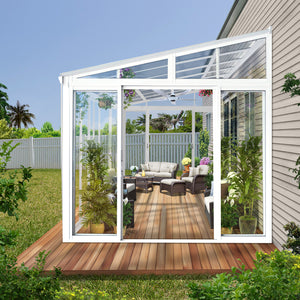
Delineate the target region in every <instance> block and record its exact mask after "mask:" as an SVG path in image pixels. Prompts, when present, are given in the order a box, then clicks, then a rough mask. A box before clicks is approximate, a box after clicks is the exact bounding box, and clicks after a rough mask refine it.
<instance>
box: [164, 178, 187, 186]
mask: <svg viewBox="0 0 300 300" xmlns="http://www.w3.org/2000/svg"><path fill="white" fill-rule="evenodd" d="M174 182H182V183H184V181H183V180H179V179H163V180H162V181H161V183H164V184H168V185H171V184H172V183H174Z"/></svg>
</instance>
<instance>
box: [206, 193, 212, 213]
mask: <svg viewBox="0 0 300 300" xmlns="http://www.w3.org/2000/svg"><path fill="white" fill-rule="evenodd" d="M211 202H214V197H213V196H208V197H205V198H204V203H205V207H206V209H207V211H208V212H209V213H210V211H209V204H210V203H211Z"/></svg>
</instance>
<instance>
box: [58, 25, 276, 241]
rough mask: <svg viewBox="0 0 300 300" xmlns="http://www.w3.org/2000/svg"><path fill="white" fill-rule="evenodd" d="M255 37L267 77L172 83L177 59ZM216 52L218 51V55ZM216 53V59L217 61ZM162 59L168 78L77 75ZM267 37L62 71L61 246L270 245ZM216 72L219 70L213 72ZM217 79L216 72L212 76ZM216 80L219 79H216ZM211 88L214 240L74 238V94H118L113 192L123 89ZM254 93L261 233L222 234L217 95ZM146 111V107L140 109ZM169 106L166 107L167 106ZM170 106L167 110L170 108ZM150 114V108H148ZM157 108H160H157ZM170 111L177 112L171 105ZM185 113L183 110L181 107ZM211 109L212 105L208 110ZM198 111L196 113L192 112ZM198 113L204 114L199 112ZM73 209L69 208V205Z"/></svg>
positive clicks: (258, 35)
mask: <svg viewBox="0 0 300 300" xmlns="http://www.w3.org/2000/svg"><path fill="white" fill-rule="evenodd" d="M260 38H265V39H266V78H265V79H176V56H181V55H184V54H189V53H193V52H198V51H204V50H208V49H212V48H219V47H223V46H227V45H231V44H235V43H241V42H245V41H249V40H256V39H260ZM217 54H218V53H217ZM218 56H219V55H217V60H218ZM161 59H168V64H169V67H168V78H167V79H134V78H131V79H125V78H124V79H120V78H114V79H94V78H93V79H92V78H90V79H82V78H79V77H82V76H87V75H92V74H96V73H99V72H106V71H111V70H115V69H116V68H117V69H120V68H123V67H130V66H133V65H137V64H143V63H147V62H152V61H156V60H161ZM271 62H272V36H271V28H269V29H268V30H265V31H261V32H258V33H251V34H246V35H243V36H240V37H233V38H228V39H222V40H217V41H214V42H209V43H205V44H202V45H201V44H200V45H195V46H191V47H186V48H181V49H177V50H172V51H166V52H163V53H158V54H153V55H148V56H144V57H140V58H135V59H129V60H124V61H121V62H116V63H111V64H106V65H103V66H96V67H92V68H87V69H83V70H77V71H73V72H67V73H63V74H62V75H61V76H60V81H61V86H62V197H63V242H89V243H91V242H125V243H220V242H221V243H249V242H252V243H270V242H272V161H271V157H272V64H271ZM217 70H218V68H217ZM217 75H218V74H217ZM217 77H218V76H217ZM128 88H130V89H178V88H183V89H195V88H196V89H201V88H204V89H212V90H213V115H214V117H213V120H214V123H213V151H214V182H215V188H214V198H215V201H214V203H215V205H214V206H215V210H214V213H215V215H214V239H203V240H202V239H201V240H200V239H168V240H167V239H126V240H122V230H118V234H117V235H107V234H105V235H104V234H103V235H94V234H93V235H91V234H84V235H83V234H82V235H81V234H76V235H75V234H74V224H73V223H75V222H72V218H74V216H73V217H72V199H73V195H74V193H75V191H74V184H73V182H74V178H73V176H74V175H73V167H74V146H73V145H74V138H73V135H72V134H71V133H72V132H73V124H74V113H73V112H74V107H73V103H74V101H73V94H74V91H86V92H88V91H103V90H107V91H108V90H109V91H117V93H118V105H117V109H118V112H117V115H118V127H117V134H118V137H117V141H118V147H117V165H118V168H117V169H118V172H117V177H118V185H117V187H118V190H119V191H122V170H121V169H122V167H123V166H124V161H123V158H122V156H124V151H123V149H122V147H123V145H122V140H123V138H122V135H123V134H124V129H123V130H122V126H121V125H122V124H124V118H123V116H124V113H123V111H122V108H123V107H122V102H123V101H120V100H121V99H122V100H123V96H122V90H123V89H128ZM226 90H228V91H259V92H262V93H263V100H264V101H263V102H264V109H265V111H264V114H263V118H264V119H263V124H264V127H263V128H264V129H263V130H264V132H263V145H264V150H263V155H264V157H263V162H264V174H263V175H264V183H263V191H264V199H263V201H264V220H263V222H264V234H263V235H247V236H242V235H229V236H221V224H220V223H221V218H220V217H221V202H220V195H221V190H220V189H221V187H220V174H221V170H220V138H221V123H220V101H221V91H226ZM144 108H146V106H145V107H144ZM169 108H170V107H169ZM171 108H172V107H171ZM148 109H150V110H154V109H155V107H154V106H151V107H148ZM159 109H160V110H161V109H162V107H159ZM174 109H176V110H177V109H179V108H178V107H176V108H175V107H174ZM185 109H186V107H185ZM130 110H131V111H133V110H141V108H135V107H134V106H131V107H130ZM207 110H208V111H211V107H210V108H209V109H208V108H207ZM195 111H197V109H195ZM202 111H203V110H202ZM122 198H123V197H122V193H119V194H118V209H117V213H118V217H117V226H118V229H121V228H122V226H120V224H122ZM73 205H74V204H73Z"/></svg>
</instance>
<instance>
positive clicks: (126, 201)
mask: <svg viewBox="0 0 300 300" xmlns="http://www.w3.org/2000/svg"><path fill="white" fill-rule="evenodd" d="M123 202H124V204H125V205H126V204H127V203H128V198H127V197H126V198H124V199H123Z"/></svg>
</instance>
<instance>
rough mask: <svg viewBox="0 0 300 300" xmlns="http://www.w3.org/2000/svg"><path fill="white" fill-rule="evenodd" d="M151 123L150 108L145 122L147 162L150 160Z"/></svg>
mask: <svg viewBox="0 0 300 300" xmlns="http://www.w3.org/2000/svg"><path fill="white" fill-rule="evenodd" d="M149 125H150V114H149V110H147V111H146V122H145V162H146V163H148V162H149Z"/></svg>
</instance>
